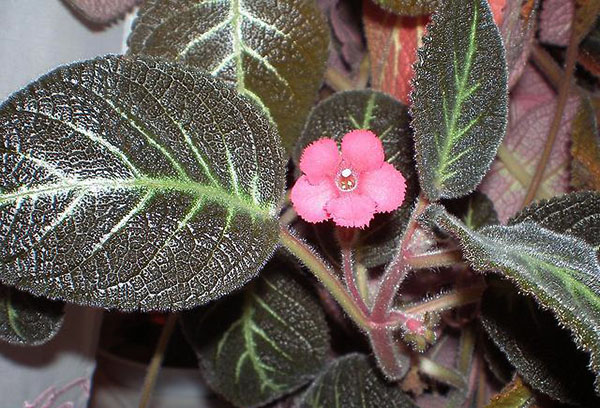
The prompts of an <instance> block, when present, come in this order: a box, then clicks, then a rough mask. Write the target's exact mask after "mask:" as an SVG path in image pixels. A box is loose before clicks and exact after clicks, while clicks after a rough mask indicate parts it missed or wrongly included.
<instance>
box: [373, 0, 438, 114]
mask: <svg viewBox="0 0 600 408" xmlns="http://www.w3.org/2000/svg"><path fill="white" fill-rule="evenodd" d="M428 21H429V18H428V17H427V16H420V17H407V16H398V15H395V14H393V13H390V12H386V11H384V10H383V9H381V8H380V7H378V6H376V5H375V4H373V3H372V2H371V0H365V1H364V3H363V22H364V26H365V34H366V36H367V46H368V49H369V58H370V61H371V86H372V87H373V88H374V89H377V90H380V91H383V92H387V93H389V94H390V95H393V96H394V97H396V98H398V99H399V100H400V101H402V102H403V103H405V104H406V105H409V104H410V98H409V95H410V92H411V80H412V78H413V75H414V70H413V64H414V63H415V61H416V60H417V48H419V46H420V45H421V39H422V37H423V35H424V34H425V26H426V24H427V22H428Z"/></svg>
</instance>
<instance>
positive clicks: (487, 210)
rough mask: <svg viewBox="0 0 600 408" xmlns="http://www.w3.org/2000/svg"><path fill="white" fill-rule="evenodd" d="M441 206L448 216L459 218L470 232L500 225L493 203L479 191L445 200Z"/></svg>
mask: <svg viewBox="0 0 600 408" xmlns="http://www.w3.org/2000/svg"><path fill="white" fill-rule="evenodd" d="M443 204H444V206H445V207H446V208H447V209H448V211H449V212H450V214H452V215H455V216H456V217H458V218H460V219H461V221H462V222H464V223H465V225H466V226H467V227H468V228H470V229H472V230H476V229H479V228H482V227H485V226H486V225H495V224H499V223H500V221H498V214H497V213H496V210H494V203H493V202H492V200H490V199H489V198H488V196H486V195H485V194H483V193H481V192H479V191H474V192H472V193H471V194H469V195H468V196H466V197H461V198H457V199H454V200H446V201H445V202H443Z"/></svg>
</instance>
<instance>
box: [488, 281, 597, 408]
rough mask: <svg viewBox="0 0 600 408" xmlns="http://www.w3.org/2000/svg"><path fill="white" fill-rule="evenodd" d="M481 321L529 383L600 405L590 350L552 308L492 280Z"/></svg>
mask: <svg viewBox="0 0 600 408" xmlns="http://www.w3.org/2000/svg"><path fill="white" fill-rule="evenodd" d="M481 321H482V324H483V327H484V328H485V330H486V332H487V333H488V335H489V336H490V338H491V339H492V341H493V342H494V343H495V344H496V345H497V346H498V347H499V348H500V350H502V352H503V353H504V354H505V355H506V356H507V357H508V360H509V361H510V362H511V364H513V365H514V366H515V367H516V369H517V372H518V374H519V376H520V377H521V378H523V380H524V381H525V382H526V383H527V385H529V386H531V387H532V388H533V389H535V390H537V391H539V392H541V393H544V394H546V395H549V396H550V397H552V398H554V399H558V400H560V401H563V402H571V403H578V405H580V406H583V407H592V406H598V405H599V403H600V400H599V399H598V398H597V397H596V396H595V395H594V391H593V390H594V387H593V384H594V376H593V375H592V373H591V372H590V371H589V370H588V369H587V368H586V365H587V364H588V362H589V358H588V356H587V355H586V354H585V353H584V352H583V351H581V350H578V349H577V347H576V346H575V344H574V343H573V340H572V338H571V335H570V333H569V331H568V330H565V329H563V328H561V327H559V326H558V323H557V321H556V319H555V318H554V316H553V315H552V314H551V313H550V312H549V311H543V310H541V309H540V308H539V307H538V306H537V305H536V304H535V302H534V301H533V300H532V299H531V298H529V297H527V296H524V295H521V294H519V293H518V291H517V290H516V289H515V288H514V287H513V286H512V285H511V284H510V283H508V282H505V281H501V280H500V279H492V280H491V281H490V286H489V287H488V289H487V290H486V291H485V293H484V295H483V297H482V303H481ZM594 402H595V403H594ZM491 406H492V407H496V406H501V405H491Z"/></svg>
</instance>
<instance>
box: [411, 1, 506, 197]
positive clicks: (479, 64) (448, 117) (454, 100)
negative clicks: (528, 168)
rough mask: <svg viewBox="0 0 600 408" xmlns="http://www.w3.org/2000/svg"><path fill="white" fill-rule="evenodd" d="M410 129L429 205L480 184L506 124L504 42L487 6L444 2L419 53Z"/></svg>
mask: <svg viewBox="0 0 600 408" xmlns="http://www.w3.org/2000/svg"><path fill="white" fill-rule="evenodd" d="M413 85H414V92H413V94H412V95H411V99H412V101H413V105H412V108H411V110H412V115H413V122H412V126H413V129H414V130H415V150H416V159H417V166H418V170H419V179H420V181H421V188H422V189H423V191H424V192H425V194H426V195H427V197H428V198H429V199H430V200H431V201H436V200H438V199H440V198H457V197H460V196H463V195H466V194H468V193H469V192H471V191H472V190H473V189H475V187H477V185H478V184H479V183H480V181H481V179H482V178H483V176H484V174H485V172H486V171H487V169H488V168H489V166H490V164H491V162H492V160H493V159H494V157H495V155H496V150H497V149H498V146H499V144H500V142H501V140H502V138H503V137H504V133H505V129H506V123H507V72H506V61H505V55H504V48H503V45H502V39H501V37H500V33H499V31H498V28H497V27H496V25H495V23H494V20H493V18H492V14H491V12H490V9H489V6H488V4H487V1H486V0H469V1H467V2H465V1H463V0H448V1H444V2H443V5H442V6H441V8H440V10H439V12H438V13H437V14H435V15H434V16H433V19H432V23H431V24H430V26H429V27H428V33H427V35H425V37H424V38H423V47H421V48H420V49H419V62H418V64H417V66H416V69H415V78H414V80H413Z"/></svg>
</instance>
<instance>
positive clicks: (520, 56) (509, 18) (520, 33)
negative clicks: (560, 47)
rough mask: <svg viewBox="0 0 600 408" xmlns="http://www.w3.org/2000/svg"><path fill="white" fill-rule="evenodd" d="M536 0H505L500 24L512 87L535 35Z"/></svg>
mask: <svg viewBox="0 0 600 408" xmlns="http://www.w3.org/2000/svg"><path fill="white" fill-rule="evenodd" d="M537 3H538V1H537V0H525V1H524V0H507V2H506V9H505V11H504V13H503V17H504V18H503V21H502V25H501V26H500V32H501V33H502V39H503V40H504V48H505V49H506V65H507V67H508V87H509V88H512V87H513V86H514V85H515V84H516V83H517V82H518V81H519V78H521V75H522V74H523V71H524V69H525V66H526V65H527V60H528V59H529V54H531V46H532V44H533V38H534V35H535V27H536V19H537V8H538V4H537Z"/></svg>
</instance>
